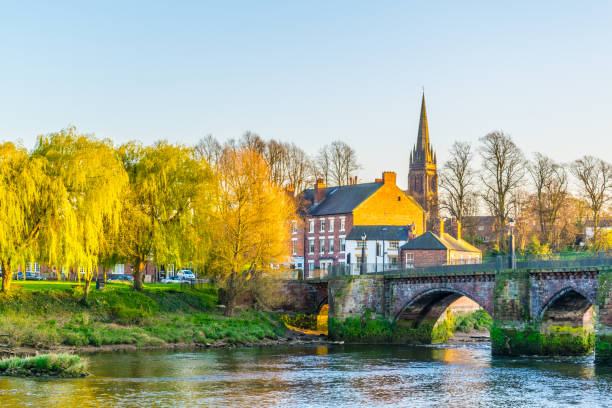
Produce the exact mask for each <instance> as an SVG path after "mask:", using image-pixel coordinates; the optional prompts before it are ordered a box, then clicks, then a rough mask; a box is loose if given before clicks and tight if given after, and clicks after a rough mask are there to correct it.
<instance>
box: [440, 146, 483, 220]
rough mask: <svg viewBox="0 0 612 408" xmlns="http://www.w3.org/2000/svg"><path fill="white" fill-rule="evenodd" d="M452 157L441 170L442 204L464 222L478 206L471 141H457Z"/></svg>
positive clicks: (452, 148)
mask: <svg viewBox="0 0 612 408" xmlns="http://www.w3.org/2000/svg"><path fill="white" fill-rule="evenodd" d="M450 157H451V159H450V160H448V161H447V162H446V163H444V166H442V169H441V171H440V188H441V189H442V192H443V198H442V200H441V203H440V205H441V207H442V208H444V209H446V210H447V211H448V212H449V213H450V215H451V216H452V217H455V218H456V219H457V220H459V222H463V218H464V217H465V216H468V215H473V214H474V212H475V207H476V191H475V189H474V187H475V172H474V170H473V169H472V167H471V162H472V160H473V158H474V153H473V152H472V147H471V146H470V144H469V143H465V142H455V143H453V146H452V147H451V150H450Z"/></svg>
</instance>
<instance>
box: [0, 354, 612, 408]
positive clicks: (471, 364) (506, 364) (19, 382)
mask: <svg viewBox="0 0 612 408" xmlns="http://www.w3.org/2000/svg"><path fill="white" fill-rule="evenodd" d="M90 362H91V364H90V369H91V371H92V372H93V374H94V375H93V376H91V377H88V378H84V379H74V380H55V381H52V380H33V379H14V378H10V379H9V378H2V379H0V405H1V406H2V407H13V406H15V407H22V406H32V407H40V406H45V407H54V406H57V407H72V406H77V407H80V408H81V407H90V406H91V407H93V406H122V407H197V406H219V407H227V406H239V407H240V406H244V407H265V406H300V407H333V406H343V407H364V406H367V407H370V406H380V407H398V406H409V407H437V408H438V407H445V406H453V407H536V406H584V407H589V408H593V407H604V406H612V404H610V395H611V394H612V375H611V373H610V370H609V369H606V368H600V367H596V366H595V364H594V360H593V358H592V357H586V358H512V359H502V358H492V357H491V353H490V348H489V347H488V345H482V344H478V345H463V344H462V345H436V346H428V347H409V346H312V347H305V346H303V347H279V348H251V349H234V350H207V351H202V352H181V353H163V352H141V353H126V354H111V355H108V354H106V355H102V354H101V355H93V356H91V357H90Z"/></svg>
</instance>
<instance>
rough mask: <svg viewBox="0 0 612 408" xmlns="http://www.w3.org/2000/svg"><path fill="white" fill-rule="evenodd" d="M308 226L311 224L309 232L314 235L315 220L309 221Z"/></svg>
mask: <svg viewBox="0 0 612 408" xmlns="http://www.w3.org/2000/svg"><path fill="white" fill-rule="evenodd" d="M308 224H309V228H308V232H310V233H313V232H314V220H308Z"/></svg>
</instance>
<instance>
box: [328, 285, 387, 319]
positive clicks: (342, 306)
mask: <svg viewBox="0 0 612 408" xmlns="http://www.w3.org/2000/svg"><path fill="white" fill-rule="evenodd" d="M328 291H329V314H330V316H333V317H334V318H336V319H340V320H344V319H346V318H347V317H359V316H362V315H363V314H365V313H368V312H369V313H371V316H372V317H373V318H378V317H384V316H385V310H384V303H385V302H384V298H385V280H384V278H382V277H379V276H374V277H354V278H349V277H344V278H339V279H333V280H330V281H329V288H328Z"/></svg>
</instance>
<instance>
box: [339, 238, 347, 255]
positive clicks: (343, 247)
mask: <svg viewBox="0 0 612 408" xmlns="http://www.w3.org/2000/svg"><path fill="white" fill-rule="evenodd" d="M344 251H346V238H344V237H340V252H344Z"/></svg>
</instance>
